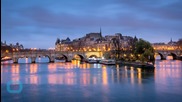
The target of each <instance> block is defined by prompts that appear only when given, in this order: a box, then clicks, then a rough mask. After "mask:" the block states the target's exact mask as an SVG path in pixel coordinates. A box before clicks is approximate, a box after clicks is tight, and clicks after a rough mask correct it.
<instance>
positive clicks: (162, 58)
mask: <svg viewBox="0 0 182 102" xmlns="http://www.w3.org/2000/svg"><path fill="white" fill-rule="evenodd" d="M158 54H159V55H160V57H161V60H164V59H166V58H165V57H164V55H163V54H162V53H160V52H158Z"/></svg>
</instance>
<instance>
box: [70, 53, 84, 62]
mask: <svg viewBox="0 0 182 102" xmlns="http://www.w3.org/2000/svg"><path fill="white" fill-rule="evenodd" d="M76 57H79V58H80V60H81V61H84V60H85V57H84V55H82V54H75V55H74V56H73V58H72V59H77V58H76Z"/></svg>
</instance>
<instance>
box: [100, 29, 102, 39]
mask: <svg viewBox="0 0 182 102" xmlns="http://www.w3.org/2000/svg"><path fill="white" fill-rule="evenodd" d="M100 36H101V37H102V30H101V27H100Z"/></svg>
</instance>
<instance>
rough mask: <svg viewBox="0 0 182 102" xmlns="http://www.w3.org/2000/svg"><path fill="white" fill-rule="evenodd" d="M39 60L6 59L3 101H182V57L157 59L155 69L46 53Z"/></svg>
mask: <svg viewBox="0 0 182 102" xmlns="http://www.w3.org/2000/svg"><path fill="white" fill-rule="evenodd" d="M36 62H39V63H35V64H31V63H30V59H20V60H19V64H12V61H5V62H3V63H2V62H1V101H2V102H51V101H52V102H181V101H182V61H178V60H163V61H160V60H156V62H155V67H156V68H155V70H154V71H153V72H151V71H142V70H141V68H135V67H132V66H124V65H114V66H106V65H101V64H88V63H80V62H78V61H72V62H71V63H63V62H56V63H47V62H48V59H46V58H42V59H37V60H36ZM15 82H17V83H16V84H15ZM7 87H9V89H8V88H7ZM21 88H22V89H21ZM17 90H19V92H17Z"/></svg>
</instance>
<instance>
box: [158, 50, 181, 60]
mask: <svg viewBox="0 0 182 102" xmlns="http://www.w3.org/2000/svg"><path fill="white" fill-rule="evenodd" d="M156 55H160V57H161V60H165V59H166V57H167V56H172V57H173V59H174V60H176V59H181V57H182V50H180V49H178V50H155V56H156Z"/></svg>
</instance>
